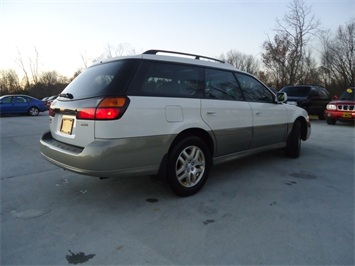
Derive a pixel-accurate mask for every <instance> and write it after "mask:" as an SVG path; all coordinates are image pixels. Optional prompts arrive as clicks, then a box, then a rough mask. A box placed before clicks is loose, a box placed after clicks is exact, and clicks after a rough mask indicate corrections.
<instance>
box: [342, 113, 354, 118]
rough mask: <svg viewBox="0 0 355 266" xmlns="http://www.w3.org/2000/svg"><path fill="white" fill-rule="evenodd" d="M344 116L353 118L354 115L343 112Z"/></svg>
mask: <svg viewBox="0 0 355 266" xmlns="http://www.w3.org/2000/svg"><path fill="white" fill-rule="evenodd" d="M342 117H344V118H351V117H352V115H351V113H343V114H342Z"/></svg>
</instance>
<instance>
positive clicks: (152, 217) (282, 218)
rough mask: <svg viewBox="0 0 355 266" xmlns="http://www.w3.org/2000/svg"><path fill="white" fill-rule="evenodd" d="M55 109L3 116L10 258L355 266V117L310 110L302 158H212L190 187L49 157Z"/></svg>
mask: <svg viewBox="0 0 355 266" xmlns="http://www.w3.org/2000/svg"><path fill="white" fill-rule="evenodd" d="M47 129H48V116H47V114H40V115H39V116H38V117H27V116H6V117H0V131H1V142H0V145H1V157H0V160H1V253H0V254H1V261H0V264H1V265H68V264H78V263H82V264H84V265H85V264H86V265H127V264H133V265H143V264H152V265H177V264H179V265H197V264H199V265H222V264H223V265H227V264H230V265H256V264H266V265H335V264H337V265H354V162H355V160H354V150H355V149H354V147H355V127H354V126H353V125H349V124H342V123H337V124H336V125H335V126H330V125H327V124H326V122H325V121H319V120H317V119H314V120H312V135H311V138H310V139H309V140H308V141H306V142H303V143H302V145H303V146H302V154H301V157H300V158H299V159H289V158H286V157H284V154H283V152H282V151H279V150H277V151H271V152H266V153H262V154H259V155H256V156H252V157H248V158H244V159H241V160H238V161H234V162H232V163H229V164H224V165H220V166H218V167H214V168H213V170H212V172H211V175H210V178H209V180H208V181H207V184H206V186H205V187H204V188H203V189H202V190H201V191H200V192H199V193H198V194H196V195H194V196H192V197H188V198H179V197H176V196H175V195H174V194H173V193H172V192H170V190H169V188H168V187H167V186H166V185H164V184H160V183H155V182H152V181H151V180H150V178H149V177H146V176H142V177H126V178H117V179H106V180H101V181H100V180H99V179H96V178H94V177H88V176H81V175H77V174H74V173H71V172H68V171H64V170H62V169H59V168H57V167H56V166H54V165H52V164H50V163H49V162H47V161H45V160H44V159H43V158H42V157H41V154H40V151H39V138H40V135H41V134H42V133H43V132H45V131H46V130H47Z"/></svg>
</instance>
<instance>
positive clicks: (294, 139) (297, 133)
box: [285, 121, 301, 158]
mask: <svg viewBox="0 0 355 266" xmlns="http://www.w3.org/2000/svg"><path fill="white" fill-rule="evenodd" d="M285 153H286V156H288V157H291V158H298V157H299V156H300V154H301V123H300V121H295V123H294V124H293V127H292V131H291V133H290V135H289V136H288V138H287V142H286V150H285Z"/></svg>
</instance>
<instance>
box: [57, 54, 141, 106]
mask: <svg viewBox="0 0 355 266" xmlns="http://www.w3.org/2000/svg"><path fill="white" fill-rule="evenodd" d="M138 63H139V60H137V59H125V60H119V61H112V62H107V63H102V64H98V65H94V66H92V67H89V68H87V69H86V70H84V71H83V72H82V73H81V74H80V75H79V76H77V77H76V78H75V79H74V80H73V81H72V82H71V83H70V84H69V85H68V86H67V87H66V88H65V89H64V90H63V91H62V93H61V94H67V95H72V97H70V98H72V99H73V100H78V99H85V98H92V97H99V96H100V97H101V96H108V95H111V96H117V95H123V94H124V92H125V90H126V88H127V85H128V84H129V81H130V79H131V77H132V76H133V74H134V72H135V69H136V67H137V65H138ZM70 98H69V97H68V98H65V97H60V100H64V101H65V100H70Z"/></svg>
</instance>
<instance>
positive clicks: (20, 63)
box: [15, 49, 30, 88]
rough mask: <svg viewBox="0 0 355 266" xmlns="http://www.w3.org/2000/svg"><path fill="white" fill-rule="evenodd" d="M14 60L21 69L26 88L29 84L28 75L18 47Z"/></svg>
mask: <svg viewBox="0 0 355 266" xmlns="http://www.w3.org/2000/svg"><path fill="white" fill-rule="evenodd" d="M15 62H16V63H17V65H18V66H19V67H20V68H21V70H22V71H23V74H24V79H25V88H28V87H29V86H30V78H29V76H28V73H27V70H26V67H25V63H24V62H23V58H22V55H21V53H20V50H19V49H17V58H16V59H15Z"/></svg>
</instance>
